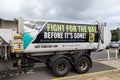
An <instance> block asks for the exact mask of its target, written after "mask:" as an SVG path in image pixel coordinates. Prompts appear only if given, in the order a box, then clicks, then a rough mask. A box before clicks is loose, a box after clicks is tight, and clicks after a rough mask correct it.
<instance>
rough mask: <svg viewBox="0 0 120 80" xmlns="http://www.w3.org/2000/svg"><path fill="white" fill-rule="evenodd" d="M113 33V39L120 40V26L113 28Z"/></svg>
mask: <svg viewBox="0 0 120 80" xmlns="http://www.w3.org/2000/svg"><path fill="white" fill-rule="evenodd" d="M111 33H112V41H118V40H119V34H120V28H117V29H114V30H111Z"/></svg>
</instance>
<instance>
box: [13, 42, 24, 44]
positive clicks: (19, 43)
mask: <svg viewBox="0 0 120 80" xmlns="http://www.w3.org/2000/svg"><path fill="white" fill-rule="evenodd" d="M22 43H23V42H14V44H22Z"/></svg>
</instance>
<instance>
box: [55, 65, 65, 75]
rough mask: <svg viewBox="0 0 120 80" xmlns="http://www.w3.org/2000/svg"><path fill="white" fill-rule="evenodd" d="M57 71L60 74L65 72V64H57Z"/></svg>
mask: <svg viewBox="0 0 120 80" xmlns="http://www.w3.org/2000/svg"><path fill="white" fill-rule="evenodd" d="M57 70H58V72H60V73H62V72H64V71H65V70H66V65H65V63H59V64H58V66H57Z"/></svg>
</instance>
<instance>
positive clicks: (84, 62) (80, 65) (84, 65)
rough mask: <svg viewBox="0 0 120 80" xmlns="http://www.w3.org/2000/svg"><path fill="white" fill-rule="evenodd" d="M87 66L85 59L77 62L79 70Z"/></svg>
mask: <svg viewBox="0 0 120 80" xmlns="http://www.w3.org/2000/svg"><path fill="white" fill-rule="evenodd" d="M87 66H88V64H87V62H86V61H85V60H82V61H81V62H80V64H79V69H80V70H86V69H87Z"/></svg>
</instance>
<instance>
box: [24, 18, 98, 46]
mask: <svg viewBox="0 0 120 80" xmlns="http://www.w3.org/2000/svg"><path fill="white" fill-rule="evenodd" d="M23 32H24V33H23V35H24V43H25V44H24V45H25V46H26V47H27V46H28V45H29V44H30V43H31V44H35V43H76V42H77V43H79V42H98V37H99V36H98V35H99V34H98V25H90V24H76V23H62V22H49V21H32V20H24V21H23Z"/></svg>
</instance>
